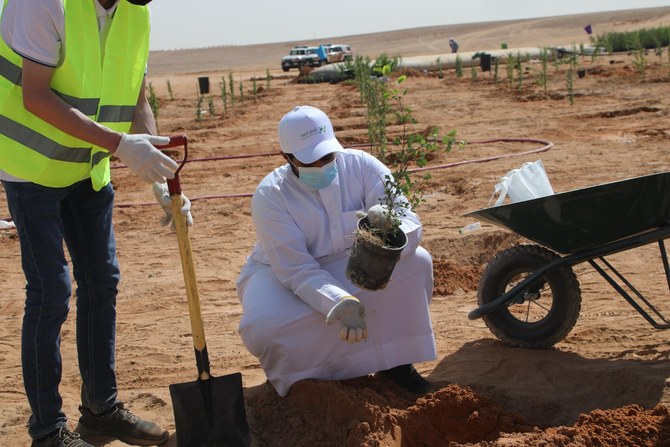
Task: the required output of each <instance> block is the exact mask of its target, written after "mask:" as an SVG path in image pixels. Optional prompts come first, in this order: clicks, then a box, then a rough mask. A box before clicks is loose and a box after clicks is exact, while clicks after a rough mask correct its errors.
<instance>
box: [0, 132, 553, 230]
mask: <svg viewBox="0 0 670 447" xmlns="http://www.w3.org/2000/svg"><path fill="white" fill-rule="evenodd" d="M491 143H537V144H541V145H542V146H540V147H539V148H536V149H531V150H528V151H524V152H519V153H515V154H503V155H495V156H492V157H484V158H477V159H473V160H464V161H458V162H454V163H447V164H443V165H436V166H426V167H423V168H415V169H410V172H422V171H435V170H438V169H447V168H453V167H455V166H460V165H465V164H471V163H486V162H489V161H494V160H500V159H503V158H511V157H520V156H522V155H529V154H536V153H540V152H545V151H548V150H549V149H551V148H552V147H554V143H552V142H551V141H546V140H539V139H535V138H495V139H490V140H478V141H468V142H467V145H472V144H491ZM369 146H370V144H367V143H362V144H352V145H348V146H347V147H369ZM276 155H279V152H264V153H260V154H244V155H226V156H221V157H206V158H193V159H189V160H187V161H186V163H194V162H204V161H216V160H233V159H239V158H253V157H268V156H276ZM125 167H126V166H124V165H114V166H112V169H119V168H125ZM252 195H253V193H230V194H218V195H208V196H198V197H189V200H191V202H195V201H197V200H208V199H222V198H236V197H251V196H252ZM154 205H158V203H157V202H135V203H132V202H121V203H116V204H115V205H114V206H116V207H118V208H130V207H134V206H154ZM3 220H5V221H8V222H9V221H11V220H12V219H11V218H6V219H3Z"/></svg>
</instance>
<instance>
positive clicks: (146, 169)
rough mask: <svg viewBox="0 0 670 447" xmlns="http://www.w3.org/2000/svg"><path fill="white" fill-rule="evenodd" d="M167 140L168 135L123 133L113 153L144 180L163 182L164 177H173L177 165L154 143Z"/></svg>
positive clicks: (168, 139)
mask: <svg viewBox="0 0 670 447" xmlns="http://www.w3.org/2000/svg"><path fill="white" fill-rule="evenodd" d="M169 142H170V138H169V137H158V136H154V135H148V134H127V133H124V134H122V135H121V141H120V142H119V145H118V146H117V147H116V152H114V155H116V156H117V157H118V158H119V160H121V161H122V162H123V163H125V165H126V166H128V167H129V168H130V169H131V170H132V171H133V172H134V173H135V174H137V175H138V176H139V177H140V178H141V179H142V180H144V181H145V182H147V183H151V182H165V179H166V178H174V173H175V171H176V170H177V167H178V166H179V165H177V162H176V161H174V160H173V159H171V158H170V157H168V156H167V155H165V154H164V153H162V152H161V151H159V150H158V149H156V148H155V147H154V145H164V144H168V143H169Z"/></svg>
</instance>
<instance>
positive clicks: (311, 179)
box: [297, 159, 337, 189]
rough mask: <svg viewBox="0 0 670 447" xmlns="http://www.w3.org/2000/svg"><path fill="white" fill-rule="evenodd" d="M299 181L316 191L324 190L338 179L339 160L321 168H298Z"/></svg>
mask: <svg viewBox="0 0 670 447" xmlns="http://www.w3.org/2000/svg"><path fill="white" fill-rule="evenodd" d="M297 168H298V173H299V174H300V175H299V176H298V179H299V180H300V181H301V182H303V183H304V184H305V185H307V186H310V187H312V188H314V189H323V188H325V187H326V186H328V185H330V184H331V183H333V180H335V177H337V159H335V160H333V161H331V162H330V163H328V164H325V165H323V166H320V167H307V166H297Z"/></svg>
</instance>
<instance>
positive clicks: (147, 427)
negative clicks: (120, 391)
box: [79, 403, 169, 445]
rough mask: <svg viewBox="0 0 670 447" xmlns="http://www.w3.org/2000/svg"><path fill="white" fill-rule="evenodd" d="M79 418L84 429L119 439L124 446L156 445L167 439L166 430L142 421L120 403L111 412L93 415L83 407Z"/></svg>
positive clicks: (80, 409)
mask: <svg viewBox="0 0 670 447" xmlns="http://www.w3.org/2000/svg"><path fill="white" fill-rule="evenodd" d="M79 411H81V417H80V418H79V423H80V424H81V425H83V426H84V427H86V428H89V429H92V430H95V431H97V432H100V433H103V434H106V435H109V436H114V437H115V438H119V439H120V440H121V441H123V442H125V443H126V444H135V445H158V444H162V443H164V442H165V441H167V439H168V436H169V435H168V432H167V430H163V429H162V428H160V427H159V426H158V425H156V424H154V423H153V422H149V421H143V420H142V419H140V418H138V417H137V416H135V415H134V414H132V413H131V412H130V411H128V410H126V409H125V408H123V404H122V403H118V404H116V405H115V406H114V407H112V409H111V410H108V411H106V412H105V413H102V414H93V413H91V411H90V410H88V409H87V408H84V407H79Z"/></svg>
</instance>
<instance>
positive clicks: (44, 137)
mask: <svg viewBox="0 0 670 447" xmlns="http://www.w3.org/2000/svg"><path fill="white" fill-rule="evenodd" d="M6 1H7V0H5V4H6ZM94 1H97V0H69V1H68V0H63V7H64V10H65V58H64V59H63V61H62V63H61V64H60V65H59V66H58V67H57V68H56V69H55V71H54V76H53V78H52V80H51V89H52V90H53V91H54V92H55V93H56V94H57V95H58V96H59V97H60V98H62V99H63V100H64V101H65V102H67V103H68V104H70V105H71V106H72V107H75V108H76V109H78V110H79V111H81V112H82V113H83V114H84V115H86V116H88V117H89V118H91V119H92V120H95V121H97V122H99V123H101V124H103V125H104V126H106V127H109V128H111V129H114V130H117V131H119V132H128V131H129V130H130V126H131V124H132V121H133V116H134V112H135V106H136V104H137V98H138V97H139V94H140V88H141V86H142V80H143V77H144V72H145V69H146V64H147V59H148V57H149V33H150V29H149V28H150V25H149V10H148V8H147V7H146V6H137V5H132V4H131V3H129V2H127V1H121V2H120V3H119V5H118V6H117V9H116V12H115V13H114V18H113V19H112V22H111V26H110V28H109V32H108V35H107V39H106V42H105V46H104V49H101V47H100V40H99V38H98V35H99V33H98V22H97V17H96V13H95V5H94V3H93V2H94ZM22 64H23V59H22V57H21V56H19V55H18V54H16V53H15V52H14V51H13V50H12V49H11V48H10V47H9V46H8V45H7V43H6V42H5V41H4V39H1V38H0V169H2V170H3V171H5V172H7V173H8V174H10V175H12V176H15V177H18V178H21V179H24V180H28V181H30V182H33V183H37V184H40V185H43V186H48V187H53V188H61V187H65V186H69V185H72V184H73V183H75V182H78V181H80V180H83V179H85V178H88V177H89V176H90V177H91V181H92V183H93V188H94V189H95V190H96V191H99V190H100V189H101V188H102V187H103V186H105V185H107V184H108V183H109V181H110V170H109V156H110V153H109V151H107V150H106V149H103V148H101V147H97V146H92V145H91V143H88V142H86V141H83V140H80V139H78V138H74V137H72V136H70V135H68V134H66V133H64V132H62V131H60V130H59V129H57V128H56V127H54V126H52V125H50V124H49V123H47V122H46V121H44V120H42V119H40V118H38V117H36V116H35V115H33V114H32V113H30V112H28V111H27V110H26V109H25V108H24V106H23V98H22V88H21V74H22Z"/></svg>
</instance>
